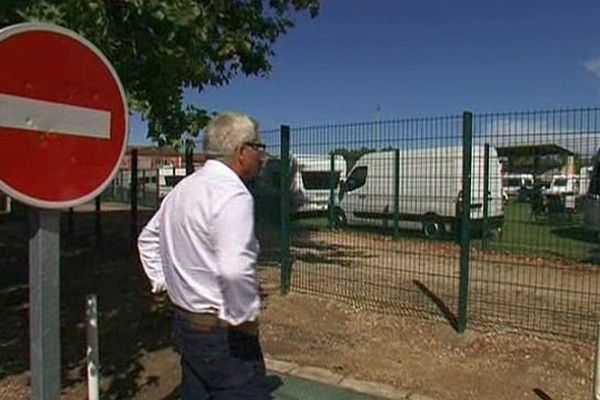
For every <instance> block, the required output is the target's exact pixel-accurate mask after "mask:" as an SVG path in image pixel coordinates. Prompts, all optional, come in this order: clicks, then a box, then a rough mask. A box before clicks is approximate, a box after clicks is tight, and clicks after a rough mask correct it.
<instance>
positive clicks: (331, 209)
mask: <svg viewBox="0 0 600 400" xmlns="http://www.w3.org/2000/svg"><path fill="white" fill-rule="evenodd" d="M335 184H336V182H335V154H334V153H331V158H330V163H329V213H328V215H329V229H333V228H334V226H335Z"/></svg>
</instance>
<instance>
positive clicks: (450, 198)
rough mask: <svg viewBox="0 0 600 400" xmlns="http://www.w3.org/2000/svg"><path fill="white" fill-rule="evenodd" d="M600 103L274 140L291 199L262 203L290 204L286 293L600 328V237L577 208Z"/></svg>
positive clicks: (507, 321)
mask: <svg viewBox="0 0 600 400" xmlns="http://www.w3.org/2000/svg"><path fill="white" fill-rule="evenodd" d="M599 113H600V109H596V108H592V109H583V110H560V111H547V112H527V113H506V114H481V115H472V114H471V113H469V112H466V113H464V114H463V115H457V116H447V117H437V118H418V119H406V120H397V121H384V122H370V123H358V124H341V125H323V126H311V127H302V128H295V127H291V128H287V127H282V129H281V132H280V134H281V138H280V140H279V141H277V140H275V139H274V137H273V136H274V135H273V133H272V132H271V135H270V136H268V135H263V140H265V141H266V142H267V143H268V144H269V145H270V147H271V148H277V145H279V154H274V156H275V157H274V158H273V160H271V161H270V163H271V166H275V167H276V166H277V165H278V166H279V179H278V180H277V182H272V181H271V183H272V184H275V183H279V185H280V189H281V190H283V191H282V192H281V193H280V195H279V198H278V200H279V202H280V204H279V207H274V206H268V207H265V208H263V209H264V210H267V214H268V213H269V212H274V211H275V210H277V211H278V212H281V215H279V217H278V218H271V220H273V221H274V220H277V219H280V224H279V226H278V227H277V228H274V227H273V229H274V230H273V231H274V232H277V233H278V235H279V244H280V248H279V250H280V251H279V257H280V260H281V266H282V267H281V281H282V291H283V292H284V293H285V292H287V290H288V289H291V290H292V291H297V292H302V293H311V294H316V295H319V296H327V297H334V298H338V299H342V300H345V301H349V302H352V303H354V304H356V305H358V306H362V307H367V308H374V309H377V310H380V311H384V312H392V313H411V314H417V315H422V316H433V317H434V318H441V319H446V320H448V321H449V322H450V323H451V324H452V325H453V326H455V328H456V329H457V330H458V331H459V332H462V331H463V330H464V329H465V328H466V327H467V326H469V327H471V328H477V327H481V326H484V325H493V326H497V327H510V328H515V329H523V330H528V331H538V332H541V333H549V334H556V335H561V336H567V337H580V338H591V337H593V335H594V321H596V320H597V319H598V318H599V315H598V311H597V310H598V301H599V300H600V296H599V295H600V286H599V285H598V265H597V263H598V261H597V254H598V252H599V251H600V247H599V243H598V241H597V239H596V237H593V236H592V235H590V234H587V233H586V231H585V230H584V227H583V225H582V216H581V214H582V213H581V204H582V199H583V198H584V195H585V190H586V185H587V182H588V181H586V179H588V178H587V177H586V176H583V175H584V172H585V171H588V170H589V168H587V167H588V166H589V165H591V158H592V155H593V154H594V152H595V150H596V149H597V147H598V145H599V144H600V123H599V119H598V115H599ZM288 137H289V140H288ZM288 143H289V145H288ZM288 151H289V153H288ZM286 159H288V160H289V162H286ZM282 165H288V166H289V168H287V169H286V168H281V166H282ZM274 170H277V169H276V168H275V169H274ZM586 173H587V172H586ZM267 175H268V174H267ZM271 175H275V176H276V175H277V174H276V173H273V172H271ZM261 179H262V181H261ZM261 179H259V183H257V190H256V191H257V193H259V192H261V191H262V190H264V188H265V187H268V186H269V183H268V179H267V183H265V181H264V179H265V177H264V176H263V177H261ZM516 180H519V184H518V185H517V186H516V187H515V186H514V183H515V181H516ZM261 182H262V183H261ZM510 185H513V186H510ZM272 193H273V192H272ZM270 201H271V202H272V201H273V198H271V200H270ZM261 202H262V200H261V198H260V196H258V197H257V207H258V208H260V204H261ZM288 213H289V217H290V218H289V219H288V218H285V215H286V214H288ZM288 226H289V230H288ZM288 243H289V250H288ZM288 251H289V255H288Z"/></svg>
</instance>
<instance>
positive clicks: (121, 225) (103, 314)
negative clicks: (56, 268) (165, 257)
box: [0, 211, 171, 398]
mask: <svg viewBox="0 0 600 400" xmlns="http://www.w3.org/2000/svg"><path fill="white" fill-rule="evenodd" d="M65 217H66V213H64V214H63V221H62V222H61V227H62V232H61V258H60V268H61V271H60V275H61V286H60V298H61V305H60V309H61V316H60V317H61V346H62V349H61V350H62V356H61V360H62V371H63V374H62V375H63V376H62V385H63V388H65V387H71V386H73V385H77V384H79V383H81V382H82V381H83V380H84V379H85V374H86V369H85V354H86V331H85V299H86V296H87V295H88V294H90V293H96V294H97V296H98V311H99V342H100V363H101V375H102V376H103V377H104V378H106V379H105V381H106V382H109V383H108V387H107V388H105V389H104V388H103V393H104V394H105V397H106V398H134V397H135V395H136V393H138V392H139V391H140V390H142V389H143V387H144V386H146V385H151V384H153V382H151V381H152V378H149V379H148V381H143V380H142V372H143V366H142V364H141V363H140V361H139V360H140V359H141V357H142V355H143V354H145V353H148V352H152V351H154V350H158V349H162V348H165V347H168V346H170V322H169V321H170V315H171V311H170V308H169V306H168V304H169V303H168V301H167V299H166V298H164V297H163V298H161V299H159V300H158V301H156V299H155V298H152V295H151V293H150V292H149V288H148V284H147V280H146V278H145V277H144V276H143V272H142V270H141V266H140V264H139V262H138V260H137V255H136V254H135V252H134V250H133V248H132V246H131V240H130V237H129V232H130V225H129V222H130V220H129V212H128V211H117V212H110V213H103V214H102V226H103V234H102V237H101V238H100V239H98V238H97V237H96V236H95V234H93V232H94V226H95V225H94V214H93V213H76V214H75V216H74V219H75V229H74V233H73V234H70V233H69V232H67V230H66V225H67V224H66V223H65ZM148 217H149V215H144V214H140V217H139V225H140V226H142V224H143V223H144V222H145V220H147V218H148ZM3 226H4V227H6V226H8V225H6V224H4V225H3ZM0 234H1V236H0V245H1V246H2V247H1V250H2V252H1V255H0V275H1V276H2V279H0V320H1V321H3V323H2V325H3V327H2V329H1V330H0V379H3V378H5V377H7V376H10V375H17V374H21V373H23V372H25V371H27V370H29V332H28V329H29V328H28V325H29V321H28V309H29V305H28V296H29V288H28V261H27V242H28V237H27V222H26V220H22V221H20V222H19V221H17V222H14V221H13V222H11V229H10V230H7V229H4V230H3V231H2V232H0Z"/></svg>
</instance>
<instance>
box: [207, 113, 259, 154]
mask: <svg viewBox="0 0 600 400" xmlns="http://www.w3.org/2000/svg"><path fill="white" fill-rule="evenodd" d="M256 140H258V122H256V121H255V120H254V119H253V118H251V117H249V116H247V115H243V114H237V113H233V112H224V113H221V114H219V115H217V116H216V117H215V118H214V119H213V120H212V121H210V123H209V124H208V126H207V127H206V130H205V133H204V152H205V153H206V154H207V155H208V156H212V157H214V158H217V159H228V158H230V157H231V156H232V155H233V154H234V152H235V150H236V149H237V148H238V147H240V146H241V145H243V144H244V143H247V142H253V141H256Z"/></svg>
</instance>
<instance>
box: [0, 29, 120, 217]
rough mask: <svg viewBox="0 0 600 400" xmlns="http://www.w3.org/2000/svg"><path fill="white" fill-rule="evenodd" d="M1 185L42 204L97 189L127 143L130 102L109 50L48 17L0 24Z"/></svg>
mask: <svg viewBox="0 0 600 400" xmlns="http://www.w3.org/2000/svg"><path fill="white" fill-rule="evenodd" d="M0 60H2V61H1V62H0V191H3V192H5V193H6V194H8V195H9V196H11V197H13V198H15V199H16V200H19V201H21V202H23V203H26V204H29V205H32V206H34V207H40V208H54V209H56V208H68V207H72V206H74V205H77V204H81V203H84V202H86V201H88V200H91V199H93V198H94V197H96V196H98V195H99V194H100V193H101V192H102V190H104V188H105V187H106V186H107V185H108V184H109V183H110V181H111V180H112V178H113V176H114V174H115V173H116V172H117V170H118V168H119V163H120V161H121V157H122V156H123V153H124V151H125V147H126V145H127V117H128V114H127V104H126V100H125V94H124V91H123V87H122V86H121V82H120V80H119V77H118V76H117V74H116V72H115V71H114V69H113V68H112V66H111V65H110V63H109V62H108V60H107V59H106V58H105V57H104V55H103V54H102V53H101V52H100V51H99V50H98V49H97V48H96V47H95V46H94V45H93V44H91V43H90V42H88V41H87V40H86V39H84V38H82V37H81V36H78V35H77V34H76V33H74V32H72V31H69V30H67V29H64V28H61V27H57V26H53V25H46V24H32V23H27V24H19V25H13V26H10V27H7V28H4V29H2V30H0Z"/></svg>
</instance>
